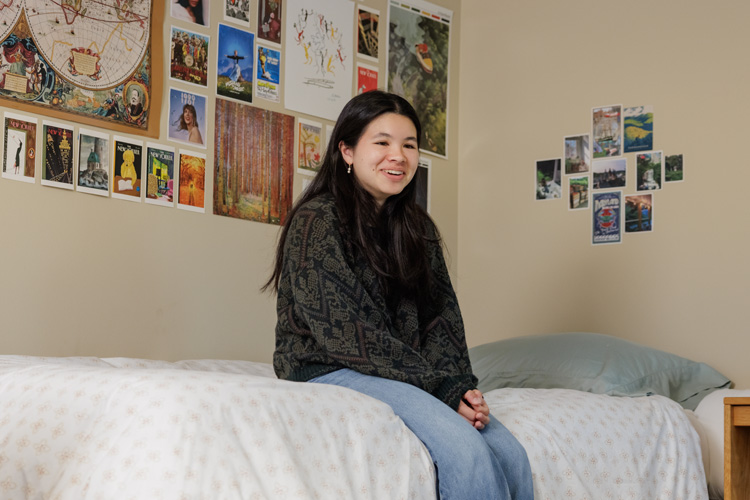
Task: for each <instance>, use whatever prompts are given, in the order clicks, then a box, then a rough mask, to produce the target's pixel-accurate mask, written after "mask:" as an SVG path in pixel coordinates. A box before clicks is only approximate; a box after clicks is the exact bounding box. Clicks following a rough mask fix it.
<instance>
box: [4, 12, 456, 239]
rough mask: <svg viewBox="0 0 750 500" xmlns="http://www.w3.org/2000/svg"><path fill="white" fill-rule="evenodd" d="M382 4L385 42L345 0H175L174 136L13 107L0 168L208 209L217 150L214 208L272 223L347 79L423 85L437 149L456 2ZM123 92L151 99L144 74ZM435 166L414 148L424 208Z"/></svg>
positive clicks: (413, 94)
mask: <svg viewBox="0 0 750 500" xmlns="http://www.w3.org/2000/svg"><path fill="white" fill-rule="evenodd" d="M213 2H221V4H222V5H221V10H219V9H217V8H216V6H215V4H214V5H211V4H212V3H213ZM386 5H387V9H388V13H387V15H388V23H387V26H388V32H387V33H388V40H389V43H387V44H383V45H384V46H385V48H386V54H385V55H383V54H382V52H383V51H382V50H381V47H380V45H381V42H382V40H381V38H382V36H383V35H382V32H383V30H382V26H381V23H380V19H381V12H380V11H379V10H377V9H374V8H372V7H371V6H365V5H361V4H355V2H353V1H351V0H170V5H168V6H167V9H168V16H169V17H168V18H167V20H166V21H165V23H164V31H165V41H167V40H166V38H167V37H168V41H167V43H165V45H166V47H165V52H166V57H165V59H164V63H165V66H167V68H165V72H166V75H165V76H168V80H167V82H166V84H165V85H164V89H163V95H164V100H165V101H166V107H167V108H168V118H167V130H166V131H164V132H166V134H164V133H162V137H164V135H166V137H165V139H168V141H169V142H174V143H177V145H178V146H175V145H167V144H160V143H158V142H152V141H144V140H141V139H140V138H134V137H130V136H121V135H116V134H114V133H113V134H110V133H107V131H106V130H104V129H99V128H96V127H89V128H84V127H79V128H78V129H77V130H74V128H73V124H72V123H60V122H58V121H53V120H47V119H46V118H44V117H34V116H31V115H24V114H21V113H16V112H11V111H8V112H6V113H5V114H4V120H3V132H4V141H3V146H4V147H3V167H2V178H3V179H12V180H18V181H24V182H30V183H35V182H36V178H37V177H40V178H41V184H42V185H45V186H53V187H58V188H63V189H68V190H75V191H79V192H83V193H87V194H94V195H99V196H103V197H111V198H116V199H123V200H129V201H134V202H141V201H145V203H150V204H155V205H162V206H170V207H177V208H181V209H185V210H190V211H196V212H205V211H206V206H205V203H206V201H207V199H206V194H205V190H206V186H207V182H206V181H207V175H211V167H212V164H213V213H214V214H218V215H224V216H229V217H235V218H240V219H246V220H253V221H258V222H265V223H269V224H277V225H280V224H283V223H284V220H285V216H286V213H287V212H288V211H289V210H290V209H291V205H292V203H293V201H294V200H293V193H292V190H293V177H294V174H295V173H297V174H301V175H303V176H305V177H303V182H302V185H303V188H304V187H306V185H307V184H308V183H309V180H311V179H312V177H313V176H314V175H315V174H316V173H317V171H318V169H319V168H320V165H321V162H322V158H323V155H324V153H325V148H326V140H327V138H328V137H330V135H331V131H332V129H333V123H334V122H335V120H336V118H337V117H338V114H339V112H340V111H341V109H342V108H343V106H344V104H346V102H347V101H348V100H349V99H350V98H351V97H352V95H353V93H362V92H367V91H370V90H374V89H377V88H384V85H383V84H382V80H386V81H387V88H388V89H389V90H390V91H392V92H396V93H399V94H401V95H403V96H404V97H406V98H407V99H409V100H410V101H411V102H412V103H413V104H414V105H415V107H416V108H417V109H418V110H419V109H420V108H419V107H418V101H419V100H420V99H425V100H427V101H430V102H433V103H434V104H433V105H431V106H429V109H430V110H431V111H430V112H431V113H436V114H437V116H439V117H441V118H442V119H433V120H432V122H434V123H435V124H434V125H433V126H431V128H429V129H428V128H425V130H423V137H422V138H421V139H422V141H421V142H422V144H423V148H424V149H423V151H424V152H427V153H430V154H433V155H436V156H438V157H445V156H446V136H447V130H446V129H447V118H446V116H447V94H448V93H447V86H448V60H449V58H448V54H449V41H450V23H451V16H452V13H451V12H450V11H447V10H445V9H442V8H440V7H437V6H435V5H432V4H430V3H428V2H425V1H423V0H403V1H395V0H388V2H387V3H386ZM219 12H221V15H220V16H218V15H217V13H219ZM214 18H218V19H214ZM154 28H155V29H154V33H158V32H159V31H160V30H158V28H159V27H154ZM167 30H168V34H166V32H167ZM282 48H283V52H282ZM282 58H283V59H284V61H283V69H282ZM383 58H385V60H386V61H387V65H386V67H387V73H388V74H387V78H385V79H381V78H379V74H378V73H379V62H380V61H382V60H383ZM282 73H283V75H284V79H283V81H282V79H281V75H282ZM405 81H408V82H409V85H408V86H407V85H405V84H404V82H405ZM379 82H380V83H379ZM120 95H121V99H120V100H121V101H122V102H121V107H122V108H123V109H124V112H125V113H126V114H127V115H128V116H141V115H143V114H144V113H145V110H146V109H148V106H149V102H148V101H149V93H148V92H144V91H142V90H141V89H140V87H138V86H131V87H130V88H128V89H122V90H121V91H120ZM282 97H283V100H282ZM441 98H442V99H443V101H441V100H440V99H441ZM262 101H266V102H268V103H274V104H272V105H271V106H270V107H274V106H276V107H277V108H278V106H279V105H281V106H283V108H284V110H285V111H288V112H292V113H294V114H291V113H286V112H277V111H271V110H269V109H265V107H266V105H263V104H262V103H261V102H262ZM212 108H213V109H214V110H215V115H214V116H207V115H208V113H209V112H210V110H211V109H212ZM424 108H425V109H426V108H427V107H424ZM300 114H304V115H306V116H307V117H303V116H300ZM420 118H421V119H422V120H430V119H431V118H430V117H429V116H424V117H423V116H420ZM210 137H213V139H214V141H213V155H212V154H211V152H210V151H208V149H209V144H210V141H209V138H210ZM183 146H184V149H183ZM37 148H38V149H39V151H38V152H39V153H40V154H37ZM39 157H41V158H40V159H39V161H40V167H41V168H40V169H39V172H37V163H38V158H39ZM430 167H431V160H430V159H429V158H427V157H424V155H422V156H421V157H420V164H419V169H418V175H417V180H418V184H419V190H418V191H419V200H420V203H422V204H423V206H424V208H426V209H427V210H429V201H430V200H429V191H430V185H429V184H430V175H429V173H430ZM209 203H210V202H209Z"/></svg>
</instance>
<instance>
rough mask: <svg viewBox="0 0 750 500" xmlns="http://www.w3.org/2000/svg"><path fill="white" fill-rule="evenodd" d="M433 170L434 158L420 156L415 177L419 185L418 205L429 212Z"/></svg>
mask: <svg viewBox="0 0 750 500" xmlns="http://www.w3.org/2000/svg"><path fill="white" fill-rule="evenodd" d="M431 170H432V160H431V159H429V158H425V157H424V156H420V157H419V163H418V164H417V173H416V174H415V176H414V177H415V179H414V181H413V182H416V183H417V185H416V187H417V205H419V206H420V207H422V209H423V210H424V211H425V212H427V213H429V212H430V188H431V185H430V182H431V176H430V171H431Z"/></svg>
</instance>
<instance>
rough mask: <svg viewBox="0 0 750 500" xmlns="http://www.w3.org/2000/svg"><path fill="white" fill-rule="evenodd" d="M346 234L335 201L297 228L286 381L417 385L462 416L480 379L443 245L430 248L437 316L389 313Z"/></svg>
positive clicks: (287, 250) (283, 330)
mask: <svg viewBox="0 0 750 500" xmlns="http://www.w3.org/2000/svg"><path fill="white" fill-rule="evenodd" d="M430 229H431V231H433V232H434V226H432V225H431V226H430ZM342 231H343V229H342V226H341V222H340V219H339V217H338V215H337V209H336V206H335V202H334V200H333V197H332V196H331V195H330V194H324V195H321V196H319V197H316V198H314V199H313V200H310V201H309V202H307V203H306V204H305V205H303V206H301V207H300V208H299V210H298V211H297V213H296V214H295V216H294V219H293V220H292V221H291V225H290V226H289V230H288V233H287V238H286V242H285V245H284V262H283V268H282V272H281V277H280V280H279V290H278V298H277V305H276V309H277V314H278V323H277V326H276V351H275V353H274V360H273V361H274V369H275V371H276V374H277V376H278V377H279V378H282V379H287V380H294V381H308V380H310V379H313V378H315V377H318V376H321V375H324V374H326V373H329V372H332V371H334V370H338V369H340V368H350V369H352V370H355V371H358V372H361V373H364V374H367V375H374V376H378V377H383V378H387V379H393V380H399V381H402V382H407V383H409V384H412V385H415V386H417V387H419V388H420V389H422V390H424V391H426V392H428V393H430V394H432V395H433V396H435V397H436V398H438V399H440V400H441V401H443V402H444V403H445V404H447V405H448V406H450V407H451V408H453V409H457V408H458V405H459V403H460V401H461V397H462V396H463V395H464V394H465V393H466V391H467V390H469V389H473V388H475V387H476V384H477V379H476V377H475V376H474V375H473V373H472V371H471V363H470V361H469V355H468V351H467V348H466V339H465V337H464V326H463V320H462V319H461V311H460V310H459V307H458V300H457V299H456V294H455V292H454V291H453V287H452V286H451V282H450V276H449V275H448V269H447V267H446V265H445V260H444V259H443V252H442V249H441V247H440V245H439V244H438V243H436V242H429V243H428V252H429V256H430V263H431V267H432V271H433V273H434V277H435V281H436V285H435V286H436V289H435V290H433V291H432V295H433V299H434V300H432V301H430V302H431V306H430V307H429V308H427V309H430V310H423V311H419V310H417V306H416V303H415V302H414V300H409V299H402V300H401V301H400V302H398V304H397V305H396V306H395V308H394V309H393V310H389V308H388V307H387V306H386V300H385V298H384V297H383V295H382V293H381V288H380V286H379V283H378V279H377V276H376V275H375V273H374V272H373V271H372V269H370V267H369V265H368V263H367V261H366V259H365V258H364V257H363V256H362V255H358V253H357V252H356V251H354V250H353V249H352V245H347V244H345V243H344V240H343V238H342ZM423 309H424V308H423Z"/></svg>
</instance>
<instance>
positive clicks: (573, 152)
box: [565, 134, 591, 175]
mask: <svg viewBox="0 0 750 500" xmlns="http://www.w3.org/2000/svg"><path fill="white" fill-rule="evenodd" d="M589 139H590V136H589V134H580V135H571V136H568V137H566V138H565V174H566V175H570V174H582V173H585V172H588V171H589V168H591V147H590V146H589V144H590V141H589Z"/></svg>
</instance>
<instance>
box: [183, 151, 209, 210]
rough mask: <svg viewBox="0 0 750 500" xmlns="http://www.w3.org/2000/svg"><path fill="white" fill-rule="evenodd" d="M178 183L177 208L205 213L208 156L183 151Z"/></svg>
mask: <svg viewBox="0 0 750 500" xmlns="http://www.w3.org/2000/svg"><path fill="white" fill-rule="evenodd" d="M178 181H179V190H178V198H177V208H181V209H183V210H190V211H192V212H201V213H202V212H205V211H206V208H205V206H204V200H205V193H206V155H205V154H204V153H196V152H193V151H182V150H181V151H180V165H179V174H178Z"/></svg>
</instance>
